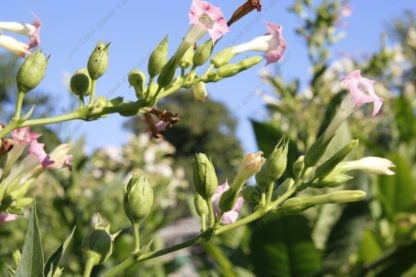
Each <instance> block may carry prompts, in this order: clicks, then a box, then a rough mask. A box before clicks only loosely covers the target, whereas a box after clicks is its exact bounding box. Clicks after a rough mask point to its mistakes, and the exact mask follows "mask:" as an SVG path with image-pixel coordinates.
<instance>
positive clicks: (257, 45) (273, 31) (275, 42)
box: [233, 22, 286, 64]
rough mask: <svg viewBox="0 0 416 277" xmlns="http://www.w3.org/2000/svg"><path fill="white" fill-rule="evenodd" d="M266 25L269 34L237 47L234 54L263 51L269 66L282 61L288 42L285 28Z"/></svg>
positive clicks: (271, 24) (276, 25)
mask: <svg viewBox="0 0 416 277" xmlns="http://www.w3.org/2000/svg"><path fill="white" fill-rule="evenodd" d="M266 24H267V29H268V33H267V34H265V35H263V36H259V37H256V38H255V39H253V40H251V41H249V42H246V43H243V44H240V45H237V46H235V47H234V48H233V52H234V53H235V54H239V53H241V52H245V51H261V52H265V53H266V60H267V64H270V63H275V62H278V61H280V60H281V59H282V57H283V53H284V52H285V50H286V41H285V39H284V38H283V35H282V30H283V27H282V26H280V25H278V24H275V23H271V22H268V23H266Z"/></svg>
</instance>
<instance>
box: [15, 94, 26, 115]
mask: <svg viewBox="0 0 416 277" xmlns="http://www.w3.org/2000/svg"><path fill="white" fill-rule="evenodd" d="M24 98H25V93H24V92H23V91H19V92H18V93H17V100H16V109H15V111H14V115H13V117H12V121H18V120H19V118H20V113H21V111H22V105H23V99H24Z"/></svg>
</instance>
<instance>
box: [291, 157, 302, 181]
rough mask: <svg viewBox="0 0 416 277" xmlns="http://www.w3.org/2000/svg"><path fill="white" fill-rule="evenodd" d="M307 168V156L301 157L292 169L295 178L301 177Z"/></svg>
mask: <svg viewBox="0 0 416 277" xmlns="http://www.w3.org/2000/svg"><path fill="white" fill-rule="evenodd" d="M304 168H305V156H303V155H302V156H299V158H298V159H297V160H296V161H295V162H294V163H293V165H292V169H293V173H294V174H295V176H299V175H300V174H301V172H302V171H303V169H304Z"/></svg>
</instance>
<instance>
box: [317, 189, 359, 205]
mask: <svg viewBox="0 0 416 277" xmlns="http://www.w3.org/2000/svg"><path fill="white" fill-rule="evenodd" d="M366 195H367V193H366V192H365V191H362V190H341V191H334V192H330V193H328V194H324V195H321V197H322V202H324V203H349V202H357V201H361V200H363V199H364V198H365V197H366Z"/></svg>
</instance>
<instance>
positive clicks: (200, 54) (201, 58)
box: [193, 39, 214, 66]
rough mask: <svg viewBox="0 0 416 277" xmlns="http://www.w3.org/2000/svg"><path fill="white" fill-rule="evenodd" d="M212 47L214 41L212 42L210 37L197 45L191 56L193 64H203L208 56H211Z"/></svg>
mask: <svg viewBox="0 0 416 277" xmlns="http://www.w3.org/2000/svg"><path fill="white" fill-rule="evenodd" d="M213 47H214V43H213V42H212V39H209V40H207V41H206V42H205V43H203V44H202V45H200V46H198V48H197V49H196V51H195V54H194V58H193V64H194V66H200V65H203V64H204V63H205V62H206V61H207V60H208V59H209V56H211V53H212V48H213Z"/></svg>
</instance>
